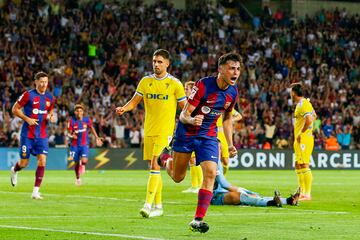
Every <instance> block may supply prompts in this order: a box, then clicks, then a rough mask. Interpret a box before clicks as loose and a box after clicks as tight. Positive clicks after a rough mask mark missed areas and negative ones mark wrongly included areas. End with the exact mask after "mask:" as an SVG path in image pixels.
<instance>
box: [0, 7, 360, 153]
mask: <svg viewBox="0 0 360 240" xmlns="http://www.w3.org/2000/svg"><path fill="white" fill-rule="evenodd" d="M6 2H7V1H1V4H0V6H1V8H0V9H1V10H0V11H1V15H0V16H1V21H0V30H1V33H2V34H1V45H0V85H1V89H0V94H1V98H0V103H1V106H2V108H1V110H0V146H1V147H17V146H18V145H19V131H20V126H21V121H20V120H19V118H14V117H13V116H12V115H11V113H10V112H11V111H10V109H11V106H12V105H13V103H14V101H15V100H16V99H17V97H18V96H19V95H21V93H22V92H24V90H25V89H27V88H28V87H30V86H32V84H33V83H32V77H33V73H34V71H37V70H39V69H43V70H45V71H47V72H49V73H50V84H49V85H50V86H49V88H50V91H51V92H52V93H53V94H54V95H55V96H56V97H57V101H56V105H55V115H56V117H57V123H56V124H54V125H51V126H50V131H49V135H50V138H49V140H50V145H51V146H53V147H66V146H67V139H66V137H65V136H66V135H67V130H66V121H67V120H68V119H69V117H70V116H71V115H72V114H73V107H74V104H75V103H78V102H82V103H84V104H85V105H86V106H87V114H88V115H89V116H90V117H91V118H92V119H93V122H94V123H95V128H96V130H97V131H98V132H99V133H100V135H101V136H103V137H104V138H105V139H106V144H105V147H110V148H126V147H138V146H139V145H141V133H142V122H143V116H144V111H143V108H142V106H140V107H139V108H138V109H136V110H134V111H132V112H130V113H127V114H126V115H125V117H122V118H117V117H116V116H115V114H114V107H115V106H119V105H122V104H123V103H125V102H126V101H127V100H128V99H129V98H130V97H131V96H132V94H133V92H134V90H135V87H136V85H137V83H138V81H139V80H140V78H141V77H142V76H143V75H145V74H148V73H151V71H152V69H151V59H150V58H151V53H152V51H153V50H154V49H156V48H158V47H162V48H165V49H168V50H169V51H170V52H171V54H172V64H171V67H170V72H171V73H172V74H174V75H175V76H177V77H179V78H180V79H181V80H182V81H183V82H185V81H188V80H196V79H199V78H200V77H203V76H206V75H209V74H213V73H215V72H216V59H217V57H218V56H219V55H220V54H221V53H224V52H226V51H230V50H235V51H238V52H240V53H241V54H242V56H244V63H245V67H244V69H243V73H242V75H241V77H240V79H239V83H238V86H239V89H240V99H239V103H238V105H237V106H236V108H237V109H238V110H239V111H240V112H241V113H242V114H243V116H244V119H243V120H242V121H241V122H240V123H238V124H236V125H235V132H234V144H235V145H236V147H237V148H239V149H262V148H265V149H291V146H292V141H293V136H292V124H291V118H292V117H291V112H292V107H293V106H292V102H291V100H290V96H289V89H288V88H287V86H288V85H289V83H291V82H295V81H302V82H303V83H304V84H305V86H307V89H306V96H307V97H309V98H310V99H311V101H312V104H313V105H314V108H315V109H316V111H317V114H318V116H319V118H318V120H317V121H316V123H315V131H314V132H315V149H336V148H338V149H359V147H360V146H359V142H360V141H359V136H360V131H359V123H360V104H358V103H359V102H360V100H359V96H360V94H359V91H360V90H359V89H360V88H359V84H360V82H359V74H360V70H359V69H360V68H359V62H360V60H359V59H360V58H359V55H360V54H359V47H358V43H357V41H358V38H359V29H358V26H359V16H358V12H359V10H360V7H359V3H357V2H355V1H353V2H344V1H220V3H216V1H173V2H171V3H167V2H166V1H129V2H127V1H118V2H117V3H114V2H113V1H108V2H106V1H105V2H92V1H48V2H46V1H23V3H20V2H21V1H9V3H6ZM105 3H106V4H105ZM224 6H225V7H224ZM335 6H336V7H335ZM194 13H196V15H194ZM193 16H196V17H193ZM208 23H211V24H208ZM130 136H133V137H130ZM330 138H331V139H330ZM329 139H330V140H329ZM91 142H92V144H91V145H92V146H94V139H93V138H92V140H91ZM269 143H270V144H269Z"/></svg>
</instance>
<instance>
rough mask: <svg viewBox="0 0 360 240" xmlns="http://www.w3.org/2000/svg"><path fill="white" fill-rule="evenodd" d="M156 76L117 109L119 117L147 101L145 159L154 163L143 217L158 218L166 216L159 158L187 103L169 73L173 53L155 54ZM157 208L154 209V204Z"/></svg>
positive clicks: (153, 61) (142, 212) (139, 87)
mask: <svg viewBox="0 0 360 240" xmlns="http://www.w3.org/2000/svg"><path fill="white" fill-rule="evenodd" d="M152 65H153V70H154V74H152V75H149V76H145V77H143V78H142V79H141V81H140V82H139V85H138V86H137V89H136V92H135V94H134V96H133V97H132V98H131V100H130V101H129V102H127V103H126V104H125V105H124V106H122V107H117V108H116V112H117V114H119V115H122V114H124V113H125V112H127V111H131V110H133V109H134V108H135V107H136V106H137V105H138V104H139V103H140V101H141V100H142V99H143V100H144V105H145V124H144V160H148V161H150V163H149V165H150V176H149V180H148V183H147V191H146V200H145V204H144V207H143V208H142V209H141V210H140V214H141V215H142V216H143V217H145V218H148V217H156V216H161V215H162V214H163V207H162V185H163V183H162V178H161V175H160V166H159V165H158V163H157V161H156V160H157V158H158V156H159V155H160V153H161V151H162V149H163V148H164V147H166V146H167V145H168V144H169V142H170V140H171V138H172V135H173V133H174V128H175V115H176V108H177V105H179V107H180V108H181V109H182V108H183V107H184V105H185V102H186V96H185V92H184V87H183V85H182V84H181V82H180V81H179V80H178V79H177V78H175V77H174V76H172V75H171V74H169V73H168V72H167V68H168V67H169V65H170V54H169V52H168V51H166V50H164V49H158V50H156V51H155V52H154V54H153V59H152ZM153 203H154V204H155V208H154V209H151V208H152V204H153Z"/></svg>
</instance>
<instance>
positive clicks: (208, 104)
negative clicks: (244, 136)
mask: <svg viewBox="0 0 360 240" xmlns="http://www.w3.org/2000/svg"><path fill="white" fill-rule="evenodd" d="M216 79H217V77H215V76H211V77H205V78H202V79H200V80H199V81H197V82H196V83H195V86H194V87H193V89H192V92H191V94H190V96H189V97H188V104H191V105H193V106H194V107H195V110H194V111H193V112H192V114H191V116H192V117H194V116H196V115H201V114H202V115H204V119H203V122H202V124H201V126H193V125H190V124H183V123H181V122H180V121H179V122H178V125H177V128H176V132H175V137H180V138H181V137H191V136H196V137H203V138H210V137H211V138H212V137H217V126H216V121H217V119H218V118H219V117H220V116H221V114H223V113H224V112H231V111H232V109H233V108H234V105H235V102H236V99H237V95H238V89H237V87H236V86H231V85H229V87H228V88H226V89H225V90H223V89H220V88H219V87H218V85H217V83H216Z"/></svg>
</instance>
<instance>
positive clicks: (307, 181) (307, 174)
mask: <svg viewBox="0 0 360 240" xmlns="http://www.w3.org/2000/svg"><path fill="white" fill-rule="evenodd" d="M301 170H302V172H303V175H304V185H305V191H304V193H305V195H307V196H310V195H311V185H312V179H313V177H312V173H311V169H310V168H303V169H301Z"/></svg>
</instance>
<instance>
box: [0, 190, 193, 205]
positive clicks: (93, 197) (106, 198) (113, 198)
mask: <svg viewBox="0 0 360 240" xmlns="http://www.w3.org/2000/svg"><path fill="white" fill-rule="evenodd" d="M0 194H23V195H27V194H29V196H30V193H28V192H6V191H0ZM44 196H45V197H46V196H55V197H66V198H87V199H98V200H113V201H125V202H142V201H143V200H140V199H139V200H137V199H128V198H115V197H98V196H85V195H64V194H57V193H45V194H44ZM166 203H167V204H174V205H184V204H185V205H186V204H192V203H190V202H176V201H169V202H166Z"/></svg>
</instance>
